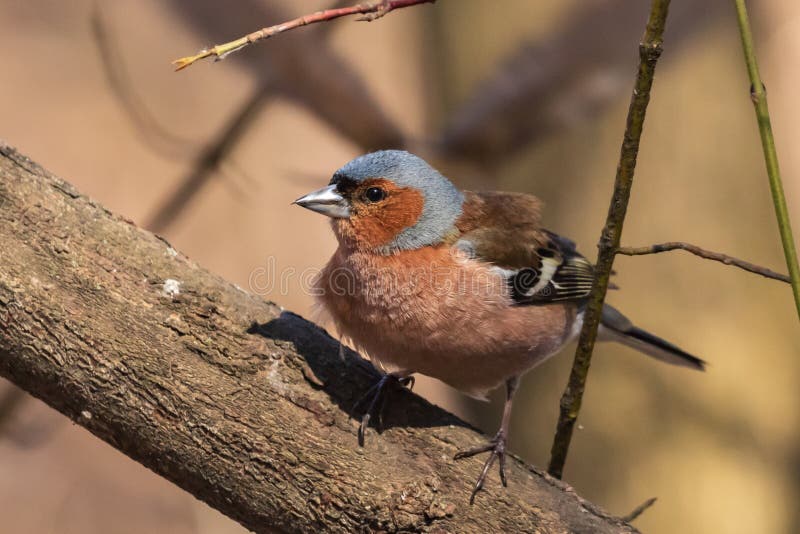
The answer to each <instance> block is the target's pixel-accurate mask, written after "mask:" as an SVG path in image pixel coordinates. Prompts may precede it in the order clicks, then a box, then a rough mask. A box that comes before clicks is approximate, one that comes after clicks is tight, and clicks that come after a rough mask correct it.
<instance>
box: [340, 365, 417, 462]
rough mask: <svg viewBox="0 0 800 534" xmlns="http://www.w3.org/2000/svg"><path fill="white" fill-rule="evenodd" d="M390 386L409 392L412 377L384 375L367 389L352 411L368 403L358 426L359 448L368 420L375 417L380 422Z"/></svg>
mask: <svg viewBox="0 0 800 534" xmlns="http://www.w3.org/2000/svg"><path fill="white" fill-rule="evenodd" d="M391 385H396V386H400V387H405V388H408V389H409V391H410V390H412V389H413V388H414V377H413V376H412V375H408V376H404V375H398V374H395V373H388V374H385V375H383V376H382V377H381V378H380V380H378V381H377V382H376V383H375V385H373V386H372V387H371V388H369V389H368V390H367V392H366V393H365V394H364V396H363V397H361V398H360V399H359V400H358V402H356V403H355V405H354V406H353V410H352V411H353V412H355V411H356V410H357V409H358V408H359V406H361V405H362V404H364V403H366V402H369V404H368V405H367V410H366V411H365V412H364V415H363V416H362V417H361V424H360V425H359V426H358V445H359V446H360V447H363V446H364V434H366V432H367V427H369V422H370V419H372V417H373V416H376V417H377V419H378V422H379V423H380V422H381V415H382V413H383V408H384V405H385V401H386V395H385V392H386V390H387V388H388V387H389V386H391Z"/></svg>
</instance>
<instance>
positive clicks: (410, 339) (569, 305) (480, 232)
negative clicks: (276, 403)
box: [295, 150, 704, 498]
mask: <svg viewBox="0 0 800 534" xmlns="http://www.w3.org/2000/svg"><path fill="white" fill-rule="evenodd" d="M295 203H296V204H299V205H300V206H302V207H304V208H308V209H310V210H312V211H316V212H318V213H322V214H324V215H327V216H329V217H331V225H332V227H333V231H334V233H335V234H336V237H337V239H338V241H339V247H338V249H337V250H336V252H335V253H334V255H333V257H332V258H331V260H330V261H329V262H328V264H327V265H326V266H325V268H324V269H323V271H322V272H321V275H320V276H319V277H318V279H317V282H316V286H317V287H316V289H317V294H318V295H320V296H319V299H320V302H321V304H322V306H323V308H324V309H325V310H326V311H327V312H328V313H329V314H330V316H331V318H332V319H333V321H334V323H335V324H336V326H337V328H338V329H339V331H340V332H341V334H342V335H343V336H345V337H347V338H349V339H351V340H352V341H353V343H354V345H355V346H356V347H357V348H358V349H360V350H362V351H364V352H366V353H367V354H368V355H369V356H370V359H371V360H372V361H373V362H376V363H377V364H378V365H379V366H380V367H382V368H383V369H385V370H388V371H390V373H389V374H388V375H386V376H385V377H384V379H382V380H381V381H380V382H379V383H378V384H377V385H376V387H374V388H373V389H372V390H371V391H372V392H373V393H374V397H373V399H372V402H371V403H370V407H369V409H368V410H367V413H366V414H365V416H364V419H362V425H361V428H360V430H359V442H360V443H361V444H363V433H364V429H365V427H366V426H367V425H368V422H369V417H370V414H371V412H372V410H373V408H374V406H375V404H376V403H375V401H376V400H377V398H378V396H380V394H381V391H382V390H383V388H384V386H385V385H386V384H387V383H388V381H389V379H392V378H396V379H401V380H406V379H407V378H408V377H410V376H411V375H412V374H413V373H422V374H424V375H428V376H431V377H433V378H437V379H439V380H441V381H442V382H445V383H446V384H449V385H451V386H453V387H454V388H456V389H459V390H461V391H463V392H465V393H467V394H468V395H471V396H473V397H478V398H485V395H486V393H487V392H489V391H490V390H492V389H494V388H496V387H497V386H499V385H501V384H505V385H506V401H505V409H504V411H503V417H502V422H501V424H500V429H499V430H498V432H497V434H496V435H495V437H494V439H492V440H491V441H490V442H489V443H488V444H487V445H485V446H483V447H478V448H476V449H472V450H468V451H463V452H460V453H459V454H457V455H456V459H459V458H466V457H468V456H473V455H475V454H478V453H481V452H490V456H489V458H488V459H487V461H486V463H485V465H484V469H483V471H482V473H481V475H480V477H479V479H478V481H477V483H476V485H475V488H474V491H473V493H472V498H474V496H475V493H476V492H477V491H479V490H480V489H481V487H482V486H483V482H484V479H485V477H486V474H487V472H488V470H489V469H490V467H491V466H492V464H493V462H494V461H495V459H499V467H500V476H501V481H502V482H503V485H505V473H504V469H503V466H504V463H505V462H504V460H505V452H506V442H507V439H508V426H509V420H510V414H511V406H512V401H513V396H514V392H515V390H516V388H517V384H518V382H519V377H520V376H521V375H522V374H523V373H525V372H526V371H528V370H529V369H531V368H533V367H534V366H536V365H537V364H539V363H541V362H543V361H544V360H546V359H547V358H549V357H550V356H552V355H553V354H555V353H556V352H558V351H559V350H560V349H561V348H562V347H563V346H564V345H565V344H566V343H569V342H570V341H571V340H572V339H574V338H575V336H576V335H577V333H578V332H579V331H580V328H581V325H582V319H583V309H584V306H585V303H586V298H587V296H588V294H589V291H590V290H591V287H592V281H593V276H594V269H593V266H592V265H591V263H589V261H587V259H586V258H584V257H583V256H582V255H581V254H580V253H579V252H578V251H577V250H576V247H575V243H573V242H572V241H570V240H569V239H566V238H564V237H561V236H559V235H557V234H555V233H553V232H550V231H548V230H545V229H543V228H542V227H541V226H540V219H541V217H540V213H541V206H542V205H541V202H540V201H539V200H538V199H537V198H536V197H534V196H532V195H529V194H523V193H504V192H481V193H478V192H471V191H460V190H459V189H457V188H456V187H455V186H454V185H453V184H452V183H451V182H450V181H449V180H448V179H447V178H445V177H444V176H442V175H441V174H440V173H439V172H438V171H436V170H435V169H433V168H432V167H431V166H430V165H428V163H426V162H425V161H424V160H422V159H421V158H419V157H417V156H415V155H413V154H410V153H408V152H404V151H400V150H386V151H380V152H373V153H371V154H366V155H364V156H361V157H359V158H356V159H354V160H352V161H351V162H349V163H347V164H346V165H345V166H343V167H342V168H341V169H339V170H338V171H336V172H335V173H334V175H333V178H332V179H331V181H330V184H329V185H328V186H327V187H324V188H322V189H319V190H318V191H314V192H312V193H309V194H308V195H305V196H303V197H301V198H299V199H297V200H296V201H295ZM598 338H599V339H600V340H611V341H617V342H619V343H622V344H624V345H627V346H629V347H632V348H634V349H636V350H638V351H640V352H643V353H644V354H647V355H649V356H652V357H654V358H656V359H659V360H662V361H665V362H668V363H671V364H676V365H682V366H685V367H689V368H692V369H697V370H703V368H704V362H703V361H702V360H700V359H699V358H696V357H695V356H692V355H691V354H688V353H687V352H684V351H683V350H681V349H680V348H678V347H676V346H675V345H673V344H671V343H669V342H667V341H665V340H663V339H661V338H659V337H656V336H654V335H653V334H650V333H648V332H646V331H644V330H641V329H639V328H637V327H635V326H633V324H631V322H630V321H629V320H628V319H627V318H626V317H625V316H623V315H622V314H621V313H620V312H619V311H617V310H616V309H614V308H612V307H611V306H609V305H608V304H606V305H605V308H604V310H603V315H602V321H601V326H600V330H599V336H598Z"/></svg>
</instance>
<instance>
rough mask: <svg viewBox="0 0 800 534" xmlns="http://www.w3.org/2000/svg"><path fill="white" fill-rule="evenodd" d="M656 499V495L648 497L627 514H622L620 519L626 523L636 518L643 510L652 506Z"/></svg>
mask: <svg viewBox="0 0 800 534" xmlns="http://www.w3.org/2000/svg"><path fill="white" fill-rule="evenodd" d="M657 500H658V497H650V498H649V499H647V500H646V501H644V502H643V503H642V504H640V505H639V506H637V507H636V508H634V509H633V511H631V513H629V514H628V515H624V516H622V517H621V518H620V519H622V520H623V521H625V522H626V523H630V522H632V521H633V520H634V519H636V518H637V517H639V516H640V515H642V514H643V513H644V512H645V510H647V509H648V508H650V507H651V506H653V505H654V504H655V503H656V501H657Z"/></svg>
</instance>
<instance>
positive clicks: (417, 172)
mask: <svg viewBox="0 0 800 534" xmlns="http://www.w3.org/2000/svg"><path fill="white" fill-rule="evenodd" d="M463 202H464V196H463V195H462V194H461V192H460V191H459V190H458V189H457V188H456V187H455V186H454V185H453V184H452V183H451V182H450V181H449V180H448V179H447V178H445V177H444V176H442V175H441V174H440V173H439V172H438V171H437V170H436V169H434V168H433V167H431V166H430V165H428V163H426V162H425V161H424V160H423V159H422V158H419V157H417V156H415V155H413V154H410V153H408V152H405V151H402V150H383V151H380V152H372V153H370V154H366V155H364V156H361V157H358V158H356V159H354V160H352V161H351V162H349V163H347V164H346V165H345V166H344V167H342V168H341V169H339V170H338V171H336V172H335V173H334V174H333V177H332V178H331V181H330V183H329V184H328V186H327V187H323V188H322V189H319V190H317V191H314V192H312V193H309V194H307V195H305V196H303V197H300V198H298V199H297V200H295V204H298V205H300V206H302V207H304V208H308V209H310V210H312V211H316V212H318V213H322V214H323V215H327V216H329V217H331V218H332V225H333V230H334V232H335V233H336V236H337V238H338V239H339V241H340V242H341V243H343V244H345V245H347V246H350V247H353V248H356V249H361V250H370V251H374V252H379V253H382V254H391V253H394V252H397V251H400V250H411V249H417V248H422V247H426V246H430V245H436V244H438V243H441V242H442V241H444V240H446V239H447V237H448V236H450V235H452V234H453V232H454V224H455V222H456V219H458V217H459V215H461V206H462V204H463Z"/></svg>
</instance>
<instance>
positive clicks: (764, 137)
mask: <svg viewBox="0 0 800 534" xmlns="http://www.w3.org/2000/svg"><path fill="white" fill-rule="evenodd" d="M735 2H736V15H737V17H738V19H739V33H741V36H742V48H743V49H744V60H745V63H746V64H747V73H748V75H749V76H750V87H751V89H750V97H751V99H752V100H753V105H754V106H755V111H756V118H757V119H758V131H759V133H760V134H761V146H762V148H763V149H764V162H765V163H766V165H767V175H768V176H769V187H770V189H771V190H772V202H773V204H775V216H776V217H777V219H778V228H779V229H780V233H781V241H782V242H783V254H784V256H785V257H786V266H787V267H788V269H789V277H790V278H791V283H792V291H793V292H794V303H795V306H796V307H797V315H798V317H800V267H798V265H797V251H796V250H795V245H794V238H793V237H792V227H791V224H790V222H789V209H788V208H787V207H786V197H785V196H784V194H783V184H782V182H781V171H780V168H779V167H778V152H777V150H776V149H775V138H774V137H773V135H772V124H771V122H770V119H769V109H768V107H767V91H766V89H765V87H764V84H763V83H762V81H761V76H760V74H759V73H758V64H757V63H756V53H755V50H754V47H753V34H752V32H751V31H750V21H749V19H748V16H747V7H746V6H745V2H744V0H735Z"/></svg>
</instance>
